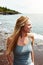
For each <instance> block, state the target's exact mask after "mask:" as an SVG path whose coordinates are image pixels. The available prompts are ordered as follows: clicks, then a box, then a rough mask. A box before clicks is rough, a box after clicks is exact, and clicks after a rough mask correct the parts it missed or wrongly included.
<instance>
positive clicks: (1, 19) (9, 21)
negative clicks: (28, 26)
mask: <svg viewBox="0 0 43 65" xmlns="http://www.w3.org/2000/svg"><path fill="white" fill-rule="evenodd" d="M22 15H23V16H28V17H29V18H30V20H31V23H32V32H33V33H34V36H35V39H37V43H39V45H40V43H41V44H43V14H15V15H0V39H1V40H2V39H5V37H6V36H5V35H7V34H11V33H12V32H13V30H14V26H15V23H16V20H17V18H19V17H20V16H22ZM5 33H6V34H5ZM7 36H8V35H7ZM0 42H1V41H0ZM35 43H36V40H35ZM0 47H1V45H0Z"/></svg>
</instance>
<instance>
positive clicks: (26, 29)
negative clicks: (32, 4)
mask: <svg viewBox="0 0 43 65" xmlns="http://www.w3.org/2000/svg"><path fill="white" fill-rule="evenodd" d="M31 28H32V25H31V22H30V20H28V21H27V22H26V24H25V26H24V31H25V32H27V33H29V32H30V31H31Z"/></svg>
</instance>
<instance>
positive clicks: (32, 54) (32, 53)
mask: <svg viewBox="0 0 43 65" xmlns="http://www.w3.org/2000/svg"><path fill="white" fill-rule="evenodd" d="M33 46H34V36H33V37H32V52H31V56H32V62H33V63H34V49H33Z"/></svg>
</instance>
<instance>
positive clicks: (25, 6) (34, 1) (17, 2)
mask: <svg viewBox="0 0 43 65" xmlns="http://www.w3.org/2000/svg"><path fill="white" fill-rule="evenodd" d="M0 6H2V7H7V8H10V9H13V10H16V11H19V12H21V13H43V0H0Z"/></svg>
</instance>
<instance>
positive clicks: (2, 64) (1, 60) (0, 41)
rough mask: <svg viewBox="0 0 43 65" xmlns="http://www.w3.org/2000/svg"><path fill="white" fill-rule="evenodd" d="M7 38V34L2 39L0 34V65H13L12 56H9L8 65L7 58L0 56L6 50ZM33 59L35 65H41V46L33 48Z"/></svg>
mask: <svg viewBox="0 0 43 65" xmlns="http://www.w3.org/2000/svg"><path fill="white" fill-rule="evenodd" d="M7 36H8V34H6V36H4V37H3V35H2V34H0V46H2V48H1V47H0V65H13V54H11V56H10V62H11V64H9V60H8V58H7V57H6V56H5V55H3V54H1V52H2V53H3V52H4V50H5V49H6V47H5V46H6V45H5V44H6V42H5V40H6V38H7ZM1 49H2V50H1ZM34 57H35V65H43V45H35V46H34Z"/></svg>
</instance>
